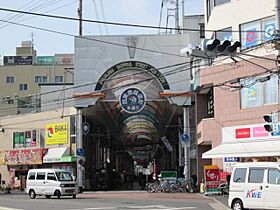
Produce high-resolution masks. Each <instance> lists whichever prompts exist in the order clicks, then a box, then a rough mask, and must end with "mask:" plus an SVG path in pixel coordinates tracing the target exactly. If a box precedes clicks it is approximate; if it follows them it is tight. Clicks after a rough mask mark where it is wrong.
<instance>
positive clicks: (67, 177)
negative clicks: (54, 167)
mask: <svg viewBox="0 0 280 210" xmlns="http://www.w3.org/2000/svg"><path fill="white" fill-rule="evenodd" d="M56 176H57V178H58V180H59V181H73V178H72V176H71V174H70V173H69V172H56Z"/></svg>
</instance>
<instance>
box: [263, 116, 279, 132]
mask: <svg viewBox="0 0 280 210" xmlns="http://www.w3.org/2000/svg"><path fill="white" fill-rule="evenodd" d="M263 119H264V121H265V122H267V124H265V125H264V129H265V130H266V131H267V132H275V131H278V112H274V113H272V114H267V115H264V116H263Z"/></svg>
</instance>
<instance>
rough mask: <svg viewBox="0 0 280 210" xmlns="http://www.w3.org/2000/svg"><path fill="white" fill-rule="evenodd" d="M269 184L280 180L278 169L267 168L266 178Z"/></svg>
mask: <svg viewBox="0 0 280 210" xmlns="http://www.w3.org/2000/svg"><path fill="white" fill-rule="evenodd" d="M267 182H268V183H269V184H279V182H280V172H279V170H278V169H269V170H268V180H267Z"/></svg>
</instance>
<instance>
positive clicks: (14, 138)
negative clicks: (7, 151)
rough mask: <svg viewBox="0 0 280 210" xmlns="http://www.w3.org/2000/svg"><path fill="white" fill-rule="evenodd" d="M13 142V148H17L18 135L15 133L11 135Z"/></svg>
mask: <svg viewBox="0 0 280 210" xmlns="http://www.w3.org/2000/svg"><path fill="white" fill-rule="evenodd" d="M13 142H14V148H18V147H19V133H18V132H16V133H14V134H13Z"/></svg>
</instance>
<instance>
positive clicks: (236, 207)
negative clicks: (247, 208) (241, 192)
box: [232, 200, 243, 210]
mask: <svg viewBox="0 0 280 210" xmlns="http://www.w3.org/2000/svg"><path fill="white" fill-rule="evenodd" d="M232 209H233V210H243V204H242V201H241V200H235V201H234V202H233V205H232Z"/></svg>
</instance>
